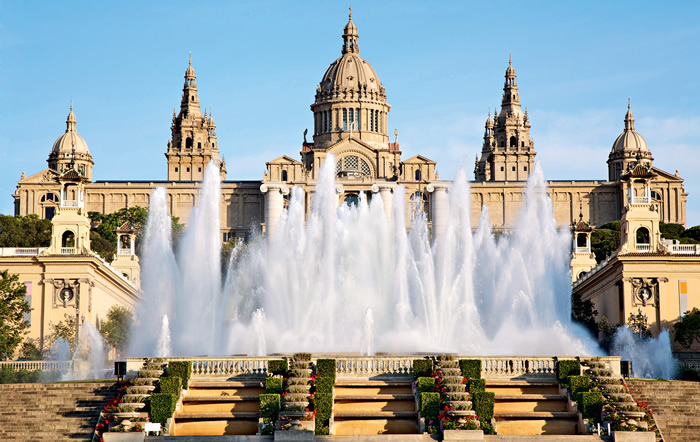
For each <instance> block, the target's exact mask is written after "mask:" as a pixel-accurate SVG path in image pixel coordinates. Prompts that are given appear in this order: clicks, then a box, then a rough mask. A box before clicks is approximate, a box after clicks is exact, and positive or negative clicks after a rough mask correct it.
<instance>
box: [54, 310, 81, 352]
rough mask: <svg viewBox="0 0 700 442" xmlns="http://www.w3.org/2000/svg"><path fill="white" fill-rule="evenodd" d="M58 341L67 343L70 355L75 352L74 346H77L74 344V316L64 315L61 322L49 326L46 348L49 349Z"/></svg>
mask: <svg viewBox="0 0 700 442" xmlns="http://www.w3.org/2000/svg"><path fill="white" fill-rule="evenodd" d="M59 339H64V340H65V341H66V342H68V345H69V346H70V351H71V353H74V352H75V346H76V344H77V343H76V342H75V315H69V314H68V313H66V314H65V315H64V316H63V321H59V322H58V323H57V324H52V325H51V334H50V335H49V340H48V347H49V348H51V347H52V346H53V344H55V343H56V341H58V340H59Z"/></svg>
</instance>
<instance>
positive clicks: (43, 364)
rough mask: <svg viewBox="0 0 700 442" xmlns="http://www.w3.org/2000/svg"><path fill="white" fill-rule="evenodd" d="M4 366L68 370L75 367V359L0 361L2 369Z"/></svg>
mask: <svg viewBox="0 0 700 442" xmlns="http://www.w3.org/2000/svg"><path fill="white" fill-rule="evenodd" d="M4 367H12V368H13V369H15V370H43V371H46V370H58V371H68V370H71V369H72V368H73V361H0V369H1V368H4Z"/></svg>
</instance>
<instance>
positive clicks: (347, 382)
mask: <svg viewBox="0 0 700 442" xmlns="http://www.w3.org/2000/svg"><path fill="white" fill-rule="evenodd" d="M412 384H413V382H412V381H411V380H404V379H396V380H390V379H386V380H367V379H336V381H335V386H336V387H360V388H361V387H409V388H410V387H411V386H412Z"/></svg>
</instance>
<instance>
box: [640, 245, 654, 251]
mask: <svg viewBox="0 0 700 442" xmlns="http://www.w3.org/2000/svg"><path fill="white" fill-rule="evenodd" d="M650 250H651V245H649V244H637V251H638V252H649V251H650Z"/></svg>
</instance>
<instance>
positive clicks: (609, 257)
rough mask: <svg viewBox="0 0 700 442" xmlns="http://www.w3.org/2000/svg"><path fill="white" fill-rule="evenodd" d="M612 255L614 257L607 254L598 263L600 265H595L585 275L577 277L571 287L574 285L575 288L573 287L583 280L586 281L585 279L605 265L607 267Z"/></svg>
mask: <svg viewBox="0 0 700 442" xmlns="http://www.w3.org/2000/svg"><path fill="white" fill-rule="evenodd" d="M612 257H613V255H608V256H606V257H605V259H604V260H602V261H601V262H599V263H598V265H596V266H595V267H593V268H592V269H591V270H590V271H588V272H586V273H584V274H583V276H581V277H580V278H579V279H577V280H576V281H574V283H573V284H572V285H571V287H572V288H573V287H576V286H577V285H579V284H581V283H582V282H583V281H585V280H587V279H588V278H590V277H591V276H592V275H593V274H595V273H596V272H598V270H600V269H602V268H603V267H605V266H606V265H608V263H609V262H610V259H611V258H612Z"/></svg>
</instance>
